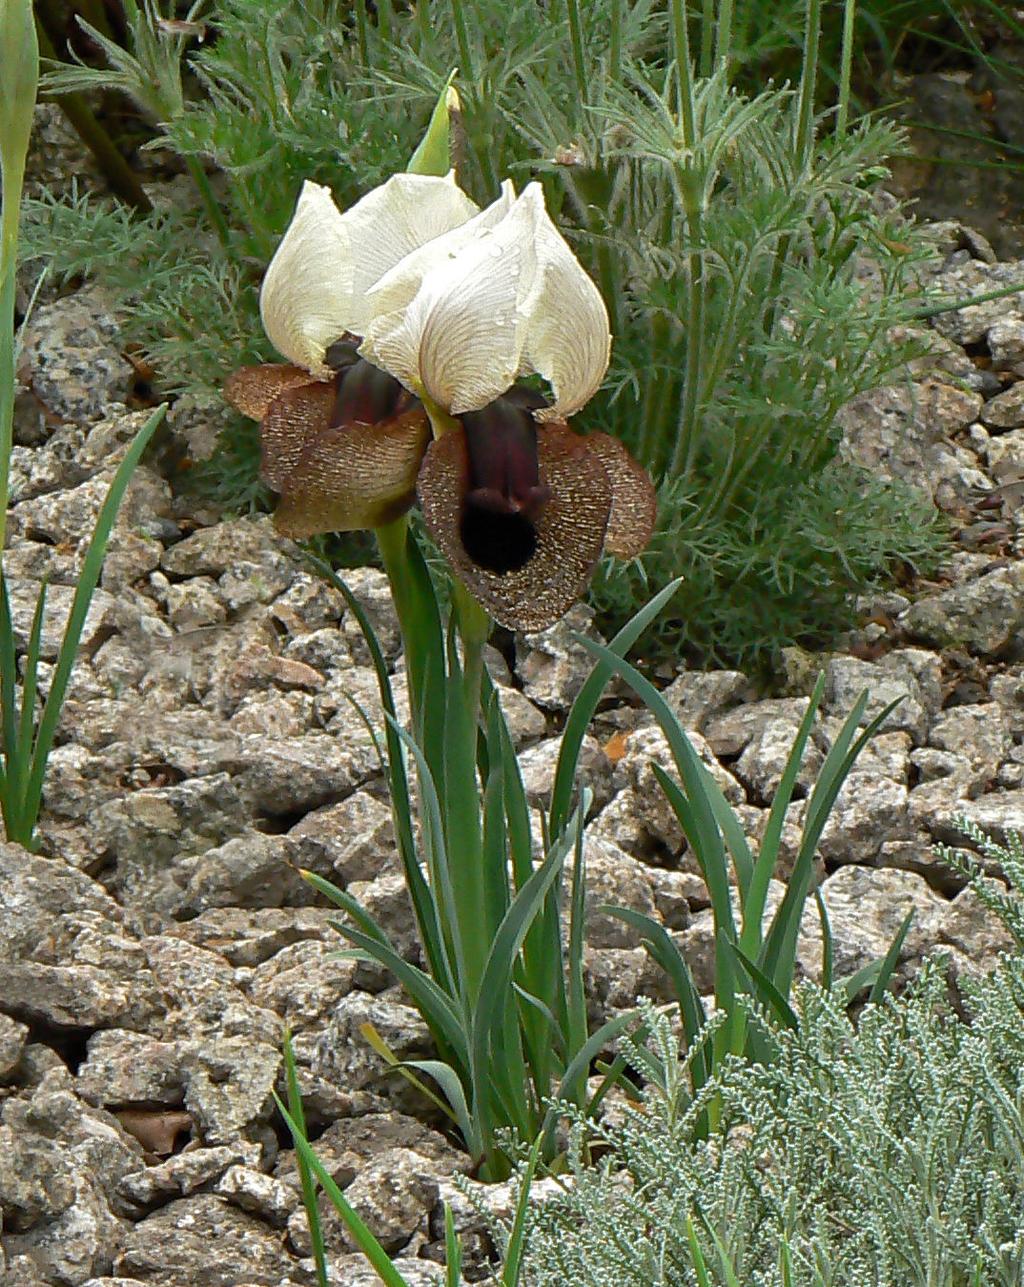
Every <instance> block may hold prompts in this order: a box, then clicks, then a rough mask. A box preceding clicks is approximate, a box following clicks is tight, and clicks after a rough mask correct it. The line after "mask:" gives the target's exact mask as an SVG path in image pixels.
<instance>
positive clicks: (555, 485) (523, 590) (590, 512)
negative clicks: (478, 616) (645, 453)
mask: <svg viewBox="0 0 1024 1287" xmlns="http://www.w3.org/2000/svg"><path fill="white" fill-rule="evenodd" d="M536 433H537V463H538V481H539V485H540V486H541V487H542V488H544V489H545V490H546V492H547V494H548V498H547V499H546V500H545V501H543V503H541V504H540V505H539V506H538V508H537V511H536V513H535V515H532V516H527V520H526V521H528V522H529V524H530V526H531V528H532V549H531V550H530V551H529V552H528V555H527V557H526V558H525V560H524V561H523V562H522V564H521V565H520V566H518V567H514V568H511V569H510V570H508V571H505V572H497V571H493V570H491V569H489V568H487V567H482V566H481V565H480V563H479V562H477V561H475V560H474V559H473V558H472V557H471V555H470V553H469V552H468V551H467V549H466V542H465V539H464V535H465V515H466V499H467V494H470V495H471V494H472V486H471V484H472V482H473V466H472V462H471V458H470V451H469V449H468V445H467V436H466V432H465V430H464V429H460V430H458V431H455V432H451V433H446V434H445V435H444V436H443V437H442V438H440V439H438V440H437V441H435V442H433V443H431V445H430V447H429V448H428V450H427V454H426V456H425V457H424V460H423V465H422V466H421V468H420V475H419V483H418V485H417V491H418V493H419V498H420V505H421V506H422V509H423V517H424V519H425V520H426V524H427V529H428V530H429V532H430V534H431V536H433V538H434V540H435V541H436V542H437V544H438V546H439V547H440V549H441V552H442V553H443V554H444V556H445V557H446V558H447V559H448V561H449V562H450V563H451V565H452V567H453V568H454V569H455V571H456V573H457V575H458V576H459V577H461V578H462V580H463V581H464V582H465V583H466V585H467V586H468V587H469V589H470V591H471V592H472V593H473V595H474V596H475V597H476V598H477V599H478V600H479V601H480V603H482V604H483V606H484V607H485V608H486V609H487V611H488V612H489V613H490V614H491V616H492V617H494V619H495V620H496V621H498V622H500V623H501V624H502V625H504V626H508V627H510V628H511V629H515V630H542V629H544V628H545V627H546V626H550V625H552V624H553V623H554V622H555V621H557V620H558V618H559V617H561V616H562V615H563V613H565V612H566V611H567V610H568V609H569V608H570V607H571V606H572V604H573V602H574V601H575V600H576V599H577V598H579V596H580V594H581V593H582V592H583V590H584V589H585V588H586V585H587V582H588V581H589V580H590V576H591V573H592V572H593V570H594V565H595V564H596V563H597V560H598V558H599V557H600V556H601V553H602V551H603V550H605V549H608V551H609V553H617V554H619V555H620V556H622V557H627V558H628V557H632V556H633V555H634V554H637V553H639V552H640V550H642V549H643V547H644V546H645V545H646V544H647V541H648V540H649V539H650V535H651V532H652V530H653V528H654V519H655V514H656V498H655V492H654V488H653V486H652V485H651V482H650V479H649V478H648V477H647V474H646V473H645V472H644V470H643V469H641V468H640V466H639V465H637V464H636V462H635V461H633V459H632V458H631V457H630V455H629V453H628V452H627V451H626V450H625V448H624V447H622V446H621V445H620V444H619V443H618V442H617V441H616V440H615V439H614V438H610V437H609V436H608V435H607V434H590V435H588V436H587V437H585V438H584V437H581V436H580V435H579V434H576V433H573V431H572V430H571V429H570V428H569V427H568V425H566V424H565V423H560V422H553V423H548V424H543V425H538V426H537V429H536ZM610 536H611V537H613V538H614V540H615V545H616V548H615V549H612V547H611V545H610V543H609V537H610Z"/></svg>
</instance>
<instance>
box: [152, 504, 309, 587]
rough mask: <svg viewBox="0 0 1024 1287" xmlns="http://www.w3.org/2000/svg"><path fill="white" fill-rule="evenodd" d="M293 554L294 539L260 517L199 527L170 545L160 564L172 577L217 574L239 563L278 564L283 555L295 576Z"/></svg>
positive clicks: (295, 566) (215, 575)
mask: <svg viewBox="0 0 1024 1287" xmlns="http://www.w3.org/2000/svg"><path fill="white" fill-rule="evenodd" d="M296 554H297V551H296V547H295V545H294V544H293V542H291V541H289V540H288V539H287V538H286V537H283V536H280V535H279V534H278V533H277V531H276V529H275V528H274V525H273V522H272V521H271V519H270V518H269V517H267V516H261V517H259V518H238V519H231V520H228V521H226V522H220V523H217V524H216V525H215V526H213V527H202V528H200V529H199V530H198V531H196V532H194V533H193V534H192V535H191V536H188V537H186V538H185V540H183V541H179V542H178V543H177V544H176V545H172V546H171V547H170V549H168V550H167V551H166V552H165V554H164V557H163V560H162V565H163V568H164V571H165V572H168V573H170V574H171V575H172V576H177V577H189V576H210V577H220V576H221V575H222V574H223V573H225V572H229V571H230V570H231V569H232V568H234V567H235V566H236V565H237V564H238V563H239V562H244V563H247V564H256V565H259V564H260V563H263V562H270V563H271V564H272V565H274V566H279V565H280V564H279V562H278V561H279V560H280V559H281V558H282V557H283V558H285V559H286V560H291V561H292V563H293V567H294V574H295V575H298V573H299V571H300V568H299V565H298V561H297V559H295V557H294V556H295V555H296Z"/></svg>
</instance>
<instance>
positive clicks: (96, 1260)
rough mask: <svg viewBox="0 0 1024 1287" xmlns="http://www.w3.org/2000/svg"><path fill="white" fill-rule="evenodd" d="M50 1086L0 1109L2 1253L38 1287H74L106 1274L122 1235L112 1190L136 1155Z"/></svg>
mask: <svg viewBox="0 0 1024 1287" xmlns="http://www.w3.org/2000/svg"><path fill="white" fill-rule="evenodd" d="M49 1086H50V1083H49V1079H44V1081H43V1083H42V1084H41V1085H40V1086H39V1087H38V1088H37V1089H36V1090H35V1091H34V1092H33V1094H32V1096H31V1098H30V1099H23V1098H20V1097H18V1098H13V1099H8V1100H7V1102H6V1103H5V1104H4V1106H3V1114H2V1122H0V1205H2V1207H3V1210H4V1249H5V1251H6V1252H7V1254H8V1255H9V1256H11V1257H12V1258H17V1257H18V1256H21V1255H26V1256H28V1257H29V1258H30V1259H31V1260H32V1261H33V1262H35V1264H36V1266H37V1267H38V1270H39V1272H40V1274H41V1277H42V1281H43V1282H47V1283H49V1282H55V1283H62V1284H76V1283H81V1282H82V1281H84V1280H85V1279H87V1278H90V1277H93V1276H95V1275H97V1274H104V1273H108V1272H109V1271H110V1269H111V1261H112V1257H113V1256H114V1255H115V1254H116V1252H117V1250H118V1248H119V1246H120V1245H121V1244H122V1243H123V1241H124V1238H125V1236H126V1233H127V1225H126V1223H125V1221H124V1219H123V1218H122V1216H123V1213H124V1208H123V1206H122V1205H121V1204H120V1202H119V1200H118V1199H117V1197H116V1189H117V1186H118V1184H119V1183H120V1181H121V1180H122V1178H123V1177H124V1176H125V1175H127V1174H129V1173H130V1172H132V1171H134V1170H138V1169H139V1168H140V1167H141V1166H142V1151H141V1149H140V1148H139V1146H138V1144H136V1143H135V1141H134V1140H132V1139H131V1137H130V1136H128V1135H127V1134H126V1133H125V1132H124V1131H123V1130H122V1129H121V1127H120V1126H119V1124H118V1123H117V1121H116V1119H114V1118H113V1117H111V1116H110V1115H109V1114H107V1113H103V1112H101V1111H98V1110H95V1109H86V1107H85V1105H83V1104H82V1102H81V1101H80V1100H79V1099H78V1098H77V1097H76V1096H75V1095H73V1094H71V1093H70V1092H68V1091H67V1090H63V1089H58V1090H51V1089H50V1088H49Z"/></svg>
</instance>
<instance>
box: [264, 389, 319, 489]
mask: <svg viewBox="0 0 1024 1287" xmlns="http://www.w3.org/2000/svg"><path fill="white" fill-rule="evenodd" d="M336 396H337V389H336V385H335V382H334V381H333V380H327V381H320V380H310V379H308V377H307V380H306V383H305V384H301V385H297V386H295V387H293V388H286V389H284V390H282V392H280V393H279V394H278V395H277V397H276V398H274V399H273V401H272V402H271V403H270V405H269V406H268V408H267V411H266V414H265V415H264V417H263V424H262V425H261V426H260V443H261V446H262V451H261V454H260V477H261V478H262V479H263V481H264V482H265V483H266V484H267V486H268V487H273V489H274V491H275V492H283V491H284V490H285V486H286V485H287V483H288V481H289V479H290V478H291V475H292V471H293V470H294V469H295V468H296V466H297V465H298V463H299V461H300V460H302V458H303V457H304V455H305V454H306V452H307V451H308V450H309V448H310V447H311V446H312V445H313V444H314V443H315V442H317V441H319V439H320V438H322V436H323V435H324V433H325V432H326V430H327V427H328V425H329V424H330V423H331V416H332V414H333V412H334V401H335V398H336Z"/></svg>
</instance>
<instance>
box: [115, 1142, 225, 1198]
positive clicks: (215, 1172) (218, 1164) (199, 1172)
mask: <svg viewBox="0 0 1024 1287" xmlns="http://www.w3.org/2000/svg"><path fill="white" fill-rule="evenodd" d="M239 1157H240V1153H239V1150H238V1148H237V1147H232V1146H229V1145H225V1144H221V1145H218V1146H217V1147H215V1148H186V1149H184V1150H183V1151H182V1152H180V1153H175V1154H174V1155H173V1156H172V1157H169V1158H167V1159H166V1160H165V1161H163V1162H158V1163H156V1164H155V1165H153V1166H147V1167H145V1168H144V1169H143V1170H141V1171H133V1172H132V1173H131V1174H130V1175H126V1176H125V1177H124V1179H122V1180H121V1182H120V1184H119V1185H118V1193H119V1194H120V1196H121V1197H122V1198H124V1199H125V1200H126V1201H127V1202H133V1203H135V1204H136V1205H137V1206H140V1207H145V1206H152V1205H153V1204H154V1203H156V1202H159V1201H161V1200H163V1199H166V1198H170V1197H186V1196H187V1195H188V1194H189V1193H194V1192H195V1191H196V1189H199V1188H202V1187H203V1185H207V1184H209V1183H210V1182H211V1181H212V1180H216V1179H219V1178H220V1177H221V1176H222V1175H223V1174H224V1172H225V1171H226V1170H227V1169H228V1167H229V1166H230V1167H233V1166H236V1165H237V1164H238V1161H239Z"/></svg>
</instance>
